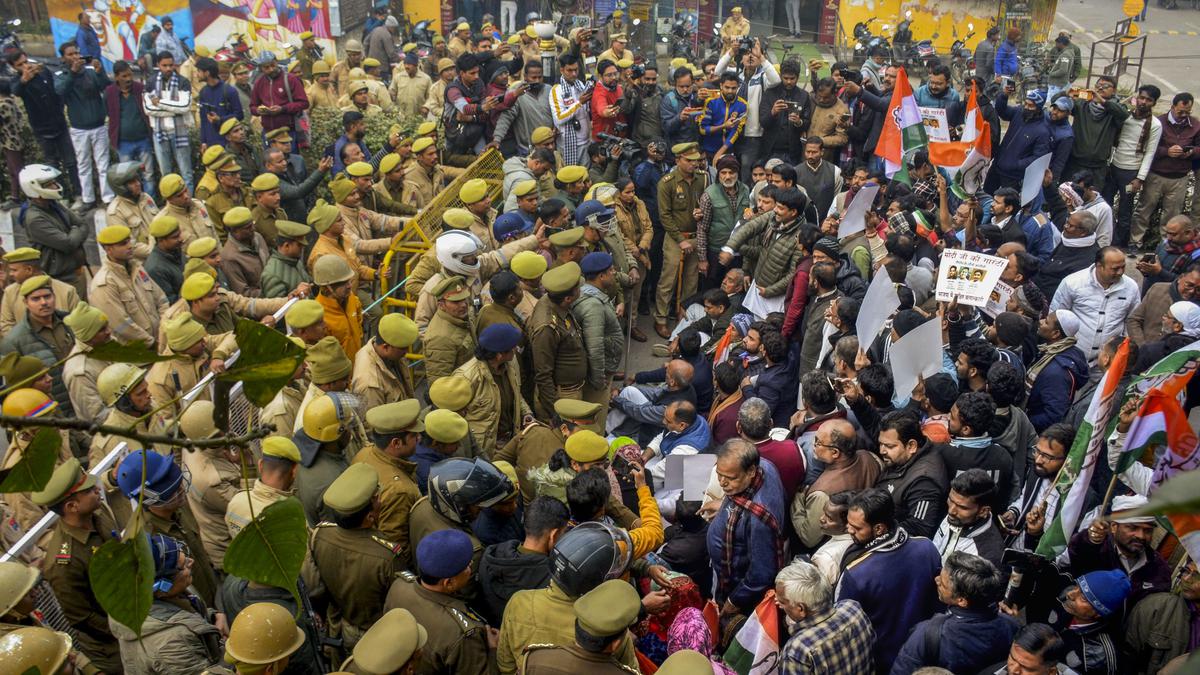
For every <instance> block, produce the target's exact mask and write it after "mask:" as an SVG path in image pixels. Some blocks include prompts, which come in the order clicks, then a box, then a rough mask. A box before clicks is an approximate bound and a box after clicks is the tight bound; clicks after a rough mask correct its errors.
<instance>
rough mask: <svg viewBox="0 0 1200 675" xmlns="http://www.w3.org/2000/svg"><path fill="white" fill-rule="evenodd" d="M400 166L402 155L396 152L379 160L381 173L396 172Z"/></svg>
mask: <svg viewBox="0 0 1200 675" xmlns="http://www.w3.org/2000/svg"><path fill="white" fill-rule="evenodd" d="M398 166H400V155H397V154H396V153H394V152H389V153H388V154H386V155H384V156H383V159H381V160H379V173H381V174H388V173H391V172H393V171H395V170H396V167H398Z"/></svg>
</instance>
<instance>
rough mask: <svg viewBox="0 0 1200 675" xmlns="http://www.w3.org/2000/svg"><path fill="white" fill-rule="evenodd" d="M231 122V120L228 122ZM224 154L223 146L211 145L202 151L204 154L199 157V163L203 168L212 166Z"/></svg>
mask: <svg viewBox="0 0 1200 675" xmlns="http://www.w3.org/2000/svg"><path fill="white" fill-rule="evenodd" d="M229 121H231V122H232V121H233V120H229ZM224 154H225V146H223V145H212V146H209V147H208V148H206V149H205V150H204V154H203V155H200V163H201V164H203V165H204V166H212V163H213V162H215V161H217V160H218V159H220V158H221V156H222V155H224Z"/></svg>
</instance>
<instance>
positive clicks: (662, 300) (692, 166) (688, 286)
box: [654, 87, 745, 339]
mask: <svg viewBox="0 0 1200 675" xmlns="http://www.w3.org/2000/svg"><path fill="white" fill-rule="evenodd" d="M729 88H730V89H733V87H729ZM742 109H743V110H745V107H744V104H743V108H742ZM671 151H672V153H673V154H674V155H675V168H674V169H672V170H671V173H669V174H667V175H666V176H663V178H662V179H661V180H660V181H659V182H658V200H657V201H658V215H659V220H660V221H661V222H662V228H663V231H664V232H665V235H666V236H665V237H664V238H663V264H662V266H661V272H660V273H659V274H660V276H659V279H658V294H657V298H656V302H655V306H654V330H655V332H657V333H658V335H659V337H661V338H664V339H665V338H667V337H669V336H670V334H671V332H670V331H669V330H668V329H667V313H668V303H669V302H670V301H671V298H672V297H674V296H673V293H674V292H675V291H676V284H677V283H679V288H678V301H679V302H682V301H683V299H684V298H687V297H690V296H691V295H693V294H694V293H695V292H696V283H697V279H698V274H697V272H698V270H699V261H698V259H697V256H698V255H699V252H698V251H697V249H696V242H695V241H694V239H693V237H695V234H696V221H697V219H698V217H699V216H700V213H699V201H700V195H701V194H703V193H704V190H705V189H707V187H708V174H702V175H698V174H697V169H698V168H699V166H700V160H701V159H702V155H701V154H700V151H699V150H698V149H697V148H696V144H695V143H681V144H679V145H676V146H675V147H673V148H671ZM681 268H682V270H683V272H682V276H679V274H680V272H679V270H680V269H681ZM680 318H682V317H680Z"/></svg>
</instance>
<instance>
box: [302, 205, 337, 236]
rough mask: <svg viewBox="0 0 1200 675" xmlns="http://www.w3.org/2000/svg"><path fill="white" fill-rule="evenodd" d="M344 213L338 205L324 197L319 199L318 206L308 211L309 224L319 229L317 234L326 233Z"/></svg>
mask: <svg viewBox="0 0 1200 675" xmlns="http://www.w3.org/2000/svg"><path fill="white" fill-rule="evenodd" d="M341 214H342V212H341V211H339V210H338V207H336V206H334V205H333V204H330V203H328V202H326V201H325V200H324V199H318V200H317V204H316V206H314V207H313V208H312V210H311V211H309V212H308V225H309V227H311V228H312V229H314V230H316V231H317V234H325V231H326V230H328V229H329V228H330V227H332V226H333V223H334V221H336V220H337V219H338V216H340V215H341Z"/></svg>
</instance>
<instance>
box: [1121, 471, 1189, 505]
mask: <svg viewBox="0 0 1200 675" xmlns="http://www.w3.org/2000/svg"><path fill="white" fill-rule="evenodd" d="M1129 513H1130V515H1135V516H1164V515H1176V514H1196V513H1200V470H1197V471H1185V472H1183V473H1181V474H1177V475H1175V476H1173V477H1172V478H1170V479H1168V480H1167V482H1165V483H1163V484H1162V485H1160V486H1158V488H1157V489H1156V490H1155V491H1154V493H1153V494H1151V495H1150V501H1149V502H1148V503H1147V504H1146V505H1145V506H1142V507H1139V508H1136V509H1133V510H1132V511H1130V512H1129Z"/></svg>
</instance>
